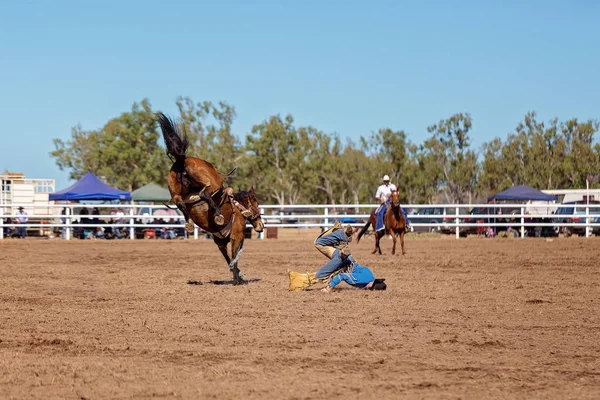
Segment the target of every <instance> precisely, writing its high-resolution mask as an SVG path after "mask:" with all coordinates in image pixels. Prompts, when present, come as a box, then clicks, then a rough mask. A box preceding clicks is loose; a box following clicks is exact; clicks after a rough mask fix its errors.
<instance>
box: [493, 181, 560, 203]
mask: <svg viewBox="0 0 600 400" xmlns="http://www.w3.org/2000/svg"><path fill="white" fill-rule="evenodd" d="M498 200H500V201H502V200H504V201H510V200H515V201H527V200H537V201H557V200H558V197H557V196H553V195H551V194H546V193H544V192H540V191H539V190H537V189H534V188H532V187H529V186H526V185H519V186H513V187H511V188H508V189H506V190H504V191H502V192H500V193H496V194H495V195H493V196H490V197H488V202H490V201H498Z"/></svg>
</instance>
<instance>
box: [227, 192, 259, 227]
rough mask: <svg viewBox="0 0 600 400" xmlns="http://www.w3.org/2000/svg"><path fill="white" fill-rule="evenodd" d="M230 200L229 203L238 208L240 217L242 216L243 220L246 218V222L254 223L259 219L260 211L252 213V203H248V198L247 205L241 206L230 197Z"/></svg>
mask: <svg viewBox="0 0 600 400" xmlns="http://www.w3.org/2000/svg"><path fill="white" fill-rule="evenodd" d="M230 200H231V203H232V204H233V205H234V206H236V207H237V208H238V210H240V212H241V213H242V215H243V216H244V218H246V219H247V220H248V221H250V222H254V221H256V220H257V219H259V218H260V210H259V211H258V212H256V211H255V212H252V211H251V210H252V208H255V207H253V206H252V202H251V201H250V198H249V197H248V199H247V202H248V204H242V203H240V202H239V201H237V200H236V199H235V197H233V196H230Z"/></svg>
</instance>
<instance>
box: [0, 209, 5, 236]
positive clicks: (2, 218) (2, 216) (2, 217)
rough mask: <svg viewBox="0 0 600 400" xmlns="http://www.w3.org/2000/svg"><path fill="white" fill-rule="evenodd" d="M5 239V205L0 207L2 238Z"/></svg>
mask: <svg viewBox="0 0 600 400" xmlns="http://www.w3.org/2000/svg"><path fill="white" fill-rule="evenodd" d="M2 239H4V207H0V240H2Z"/></svg>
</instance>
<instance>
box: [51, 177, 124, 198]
mask: <svg viewBox="0 0 600 400" xmlns="http://www.w3.org/2000/svg"><path fill="white" fill-rule="evenodd" d="M49 199H50V201H53V200H54V201H61V200H62V201H65V200H131V193H129V192H126V191H123V190H120V189H117V188H115V187H112V186H109V185H107V184H106V183H104V182H102V181H101V180H100V179H98V178H97V177H96V175H94V174H92V173H91V172H88V173H87V174H85V175H84V176H83V177H82V178H81V179H79V180H78V181H77V182H75V183H74V184H73V185H71V186H69V187H68V188H66V189H63V190H61V191H59V192H54V193H50V196H49Z"/></svg>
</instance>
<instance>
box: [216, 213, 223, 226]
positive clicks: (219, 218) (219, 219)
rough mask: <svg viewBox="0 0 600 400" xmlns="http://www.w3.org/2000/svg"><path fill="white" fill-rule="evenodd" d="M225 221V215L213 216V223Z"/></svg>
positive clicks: (219, 223)
mask: <svg viewBox="0 0 600 400" xmlns="http://www.w3.org/2000/svg"><path fill="white" fill-rule="evenodd" d="M224 223H225V217H224V216H222V215H217V216H215V224H217V225H223V224H224Z"/></svg>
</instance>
